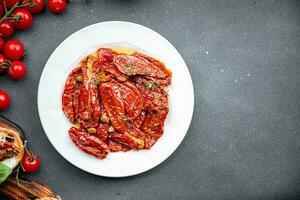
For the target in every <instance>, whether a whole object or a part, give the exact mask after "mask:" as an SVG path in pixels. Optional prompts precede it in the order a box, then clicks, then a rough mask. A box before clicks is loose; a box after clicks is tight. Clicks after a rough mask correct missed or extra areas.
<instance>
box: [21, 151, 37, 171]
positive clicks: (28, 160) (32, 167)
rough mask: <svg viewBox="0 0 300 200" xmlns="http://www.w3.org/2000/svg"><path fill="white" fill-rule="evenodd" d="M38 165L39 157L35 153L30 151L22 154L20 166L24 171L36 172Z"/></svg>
mask: <svg viewBox="0 0 300 200" xmlns="http://www.w3.org/2000/svg"><path fill="white" fill-rule="evenodd" d="M40 165H41V161H40V158H39V157H38V156H37V155H36V154H34V153H32V152H30V153H25V154H24V156H23V158H22V167H23V169H24V171H25V172H27V173H32V172H36V171H37V170H38V169H39V168H40Z"/></svg>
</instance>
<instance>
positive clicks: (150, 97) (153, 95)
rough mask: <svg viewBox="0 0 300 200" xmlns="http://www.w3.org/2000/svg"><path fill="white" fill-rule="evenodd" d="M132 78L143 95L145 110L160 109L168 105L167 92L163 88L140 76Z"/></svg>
mask: <svg viewBox="0 0 300 200" xmlns="http://www.w3.org/2000/svg"><path fill="white" fill-rule="evenodd" d="M134 80H135V82H136V87H137V88H138V90H139V91H140V93H141V95H142V96H143V99H144V109H145V110H147V111H150V110H160V109H163V108H166V107H168V94H167V93H166V91H165V90H164V89H163V88H161V87H160V86H159V85H157V84H155V83H154V82H153V81H151V80H149V79H146V78H143V77H141V76H137V77H135V78H134Z"/></svg>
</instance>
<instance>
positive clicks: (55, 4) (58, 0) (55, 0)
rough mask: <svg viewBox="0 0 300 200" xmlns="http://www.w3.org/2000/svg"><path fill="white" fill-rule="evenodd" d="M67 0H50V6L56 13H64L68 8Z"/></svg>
mask: <svg viewBox="0 0 300 200" xmlns="http://www.w3.org/2000/svg"><path fill="white" fill-rule="evenodd" d="M66 7H67V1H66V0H48V8H49V10H50V11H51V12H53V13H54V14H60V13H63V12H64V11H65V10H66Z"/></svg>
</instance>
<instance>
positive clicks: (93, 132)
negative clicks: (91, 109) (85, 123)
mask: <svg viewBox="0 0 300 200" xmlns="http://www.w3.org/2000/svg"><path fill="white" fill-rule="evenodd" d="M87 131H88V132H89V133H91V134H95V133H96V132H97V130H96V129H95V128H93V127H92V128H88V129H87Z"/></svg>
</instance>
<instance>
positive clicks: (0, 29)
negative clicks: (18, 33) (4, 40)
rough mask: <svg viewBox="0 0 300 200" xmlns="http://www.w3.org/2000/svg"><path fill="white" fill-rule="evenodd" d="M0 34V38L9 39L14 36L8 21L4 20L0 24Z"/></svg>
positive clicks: (12, 28)
mask: <svg viewBox="0 0 300 200" xmlns="http://www.w3.org/2000/svg"><path fill="white" fill-rule="evenodd" d="M0 34H1V36H2V37H9V36H12V35H13V34H14V27H13V25H12V24H11V23H10V22H9V21H8V20H4V21H3V22H2V23H1V24H0Z"/></svg>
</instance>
